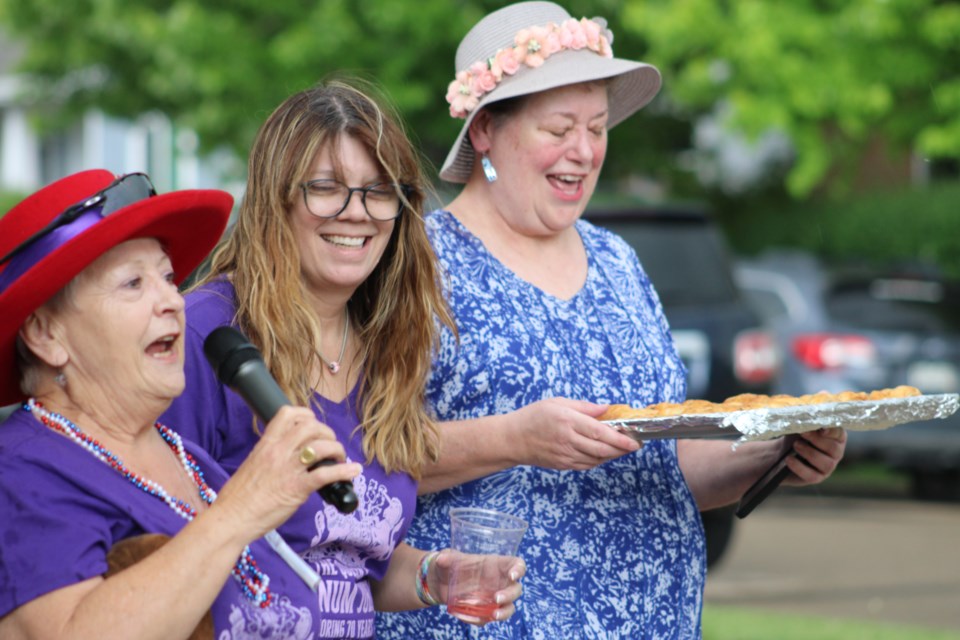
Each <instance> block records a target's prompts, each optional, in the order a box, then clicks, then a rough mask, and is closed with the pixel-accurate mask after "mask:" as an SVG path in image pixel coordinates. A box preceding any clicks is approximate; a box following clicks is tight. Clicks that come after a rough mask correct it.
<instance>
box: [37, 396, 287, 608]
mask: <svg viewBox="0 0 960 640" xmlns="http://www.w3.org/2000/svg"><path fill="white" fill-rule="evenodd" d="M24 408H25V409H26V410H27V411H30V412H31V413H33V415H35V416H36V417H37V419H39V420H40V422H42V423H43V424H45V425H46V426H47V427H49V428H51V429H53V430H54V431H59V432H60V433H62V434H64V435H66V436H67V437H68V438H70V439H71V440H73V441H74V442H76V443H77V444H78V445H80V446H81V447H83V448H84V449H86V450H87V451H89V452H90V453H91V454H93V456H94V457H96V458H97V459H98V460H100V461H102V462H104V463H105V464H107V465H109V466H110V467H112V468H113V469H115V470H116V471H117V472H118V473H119V474H120V475H122V476H123V477H124V478H126V479H127V480H129V481H130V482H131V483H132V484H133V485H134V486H136V487H137V488H139V489H141V490H142V491H144V492H146V493H148V494H150V495H151V496H154V497H156V498H158V499H160V500H162V501H163V502H165V503H166V504H167V506H169V507H170V508H171V509H173V511H174V512H176V513H177V514H178V515H180V516H181V517H182V518H183V519H185V520H187V521H189V520H193V519H194V517H196V515H197V511H196V509H194V508H193V507H192V506H190V505H189V504H188V503H186V502H184V501H183V500H180V499H178V498H175V497H173V496H171V495H170V494H168V493H167V491H166V490H165V489H164V488H163V487H162V486H161V485H160V484H159V483H156V482H154V481H153V480H150V479H148V478H144V477H142V476H139V475H137V474H135V473H133V472H132V471H130V470H129V469H128V468H127V467H126V465H125V464H124V463H123V461H122V460H120V458H119V457H117V455H116V454H114V453H112V452H111V451H110V450H108V449H107V448H106V447H104V446H103V445H102V444H100V443H99V442H98V441H97V440H95V439H94V438H92V437H90V436H89V435H87V434H86V433H84V432H83V430H82V429H80V427H78V426H77V425H76V424H74V423H73V422H71V421H70V420H68V419H67V418H66V417H64V416H62V415H60V414H58V413H53V412H51V411H47V410H46V409H44V408H43V405H41V404H40V402H39V401H37V400H36V399H35V398H30V399H29V400H28V401H27V403H26V404H25V405H24ZM154 427H156V429H157V431H158V432H159V433H160V437H161V438H163V440H164V442H166V443H167V445H168V446H169V447H170V449H171V450H172V451H173V453H174V455H176V456H177V459H178V460H179V461H180V464H181V466H182V467H183V470H184V471H185V472H186V474H187V476H188V477H189V478H190V479H191V480H192V481H193V483H194V484H195V485H196V487H197V491H198V493H199V495H200V499H201V500H203V501H204V502H205V503H207V504H208V505H209V504H213V501H214V500H216V499H217V493H216V491H214V490H213V489H211V488H210V487H209V486H208V485H207V482H206V480H204V478H203V471H201V470H200V466H199V465H198V464H197V462H196V460H194V459H193V456H191V455H190V454H189V453H187V452H186V451H185V450H184V448H183V440H182V439H181V438H180V434H178V433H177V432H176V431H174V430H172V429H170V428H169V427H166V426H164V425H162V424H160V423H159V422H157V423H156V424H155V425H154ZM231 574H232V575H233V577H234V578H235V579H236V580H237V582H239V583H240V589H241V591H243V594H244V595H245V596H246V597H247V598H249V599H250V600H252V601H253V602H254V603H255V604H256V605H258V606H259V607H261V608H265V607H268V606H269V605H270V602H271V601H272V599H273V594H272V593H271V592H270V587H269V585H270V576H268V575H267V574H265V573H264V572H263V571H261V570H260V568H259V567H258V566H257V561H256V560H254V558H253V554H252V553H250V547H249V546H247V547H244V549H243V553H242V554H240V558H238V559H237V563H236V564H235V565H234V566H233V569H232V571H231Z"/></svg>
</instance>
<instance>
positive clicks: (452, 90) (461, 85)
mask: <svg viewBox="0 0 960 640" xmlns="http://www.w3.org/2000/svg"><path fill="white" fill-rule="evenodd" d="M481 95H482V94H481ZM447 102H449V103H450V115H451V116H452V117H454V118H466V117H467V114H468V113H470V112H471V111H473V110H474V109H476V108H477V104H479V96H477V95H475V92H474V89H473V75H471V73H470V71H469V70H466V71H461V72H459V73H458V74H457V77H456V78H455V79H454V81H453V82H451V83H450V85H449V86H448V87H447Z"/></svg>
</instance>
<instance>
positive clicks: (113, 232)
mask: <svg viewBox="0 0 960 640" xmlns="http://www.w3.org/2000/svg"><path fill="white" fill-rule="evenodd" d="M232 207H233V196H231V195H230V194H229V193H227V192H225V191H219V190H213V189H192V190H183V191H174V192H172V193H166V194H162V195H156V193H155V192H154V191H153V185H152V184H151V183H150V180H149V178H147V177H146V176H145V175H144V174H130V175H127V176H121V177H120V178H115V177H114V175H113V174H112V173H110V172H109V171H105V170H102V169H96V170H92V171H82V172H80V173H75V174H73V175H70V176H68V177H66V178H63V179H61V180H58V181H56V182H54V183H52V184H50V185H48V186H46V187H44V188H42V189H40V190H39V191H37V192H36V193H34V194H33V195H31V196H29V197H27V198H26V199H25V200H23V201H22V202H20V204H18V205H17V206H15V207H14V208H13V209H11V210H10V211H9V212H8V213H7V214H6V215H4V216H3V217H0V260H2V261H3V262H2V263H0V405H7V404H12V403H14V402H18V401H20V400H22V399H23V394H22V393H21V392H20V388H19V373H18V372H17V366H16V358H15V346H14V345H15V344H16V337H17V333H18V332H19V331H20V328H21V326H23V323H24V321H25V320H26V319H27V318H28V317H29V316H30V314H31V313H33V312H34V311H35V310H36V309H37V308H39V307H40V306H41V305H42V304H43V303H44V302H46V301H47V300H49V299H50V298H51V297H53V295H54V294H56V293H57V292H58V291H60V290H61V289H62V288H63V287H64V286H66V285H67V283H69V282H70V280H72V279H73V277H74V276H76V275H77V274H78V273H80V272H81V271H83V270H84V269H85V268H86V267H87V266H89V265H90V263H92V262H93V261H94V260H96V259H97V258H98V257H100V256H101V255H103V254H104V253H106V252H107V251H108V250H109V249H111V248H113V247H115V246H117V245H118V244H120V243H122V242H125V241H127V240H132V239H134V238H156V239H157V240H159V241H160V243H161V244H162V245H163V246H164V248H165V250H166V251H167V253H168V255H169V256H170V260H171V262H172V263H173V269H174V272H175V273H176V275H177V283H178V284H179V283H180V282H181V281H182V280H183V279H184V278H186V277H187V276H188V275H190V272H191V271H193V270H194V269H195V268H196V267H197V265H199V264H200V263H201V262H202V261H203V259H204V258H205V257H206V256H207V254H208V253H209V252H210V250H211V249H213V247H214V245H215V244H216V243H217V241H218V240H219V239H220V236H221V234H222V233H223V230H224V228H225V227H226V224H227V219H228V217H229V216H230V210H231V208H232ZM64 214H66V215H64ZM71 214H76V215H71Z"/></svg>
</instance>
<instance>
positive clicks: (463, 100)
mask: <svg viewBox="0 0 960 640" xmlns="http://www.w3.org/2000/svg"><path fill="white" fill-rule="evenodd" d="M612 38H613V35H612V34H610V32H609V31H608V30H607V29H606V21H605V20H603V19H602V18H595V19H593V20H590V19H587V18H581V19H580V20H575V19H573V18H570V19H569V20H564V22H563V24H562V25H560V26H558V25H557V24H556V23H553V22H550V23H548V24H546V25H534V26H532V27H527V28H525V29H521V30H520V31H518V32H517V35H516V36H514V39H513V42H514V44H513V46H510V47H504V48H502V49H499V50H497V51H496V53H494V54H493V55H492V56H490V57H489V58H487V59H486V60H478V61H477V62H474V63H473V64H471V65H470V67H469V68H467V69H464V70H463V71H459V72H457V76H456V79H454V81H453V82H451V83H450V85H449V86H448V87H447V102H449V103H450V115H451V116H453V117H454V118H466V117H467V115H468V114H469V113H470V112H471V111H473V110H474V109H476V108H477V105H479V104H480V100H481V98H483V96H485V95H486V94H488V93H490V92H491V91H493V90H494V89H496V88H497V84H499V83H500V82H501V81H502V80H503V76H504V75H508V76H510V75H513V74H515V73H516V72H517V71H519V70H520V67H521V65H526V66H527V67H530V68H531V69H536V68H538V67H540V66H542V65H543V63H544V62H546V61H547V58H549V57H550V56H552V55H553V54H555V53H558V52H560V51H563V50H564V49H573V50H583V49H587V50H589V51H593V52H594V53H596V54H598V55H601V56H603V57H605V58H612V57H613V49H612V48H611V47H610V42H611V39H612Z"/></svg>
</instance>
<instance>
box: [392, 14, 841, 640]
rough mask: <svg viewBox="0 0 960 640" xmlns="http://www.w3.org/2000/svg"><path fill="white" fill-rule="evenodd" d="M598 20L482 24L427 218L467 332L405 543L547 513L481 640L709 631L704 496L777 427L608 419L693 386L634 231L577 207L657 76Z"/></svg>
mask: <svg viewBox="0 0 960 640" xmlns="http://www.w3.org/2000/svg"><path fill="white" fill-rule="evenodd" d="M612 42H613V40H612V34H611V33H610V31H609V30H608V29H607V27H606V23H605V22H604V21H603V20H602V19H598V18H595V19H575V18H573V17H571V16H570V15H569V14H568V12H567V11H566V10H564V9H563V8H562V7H560V6H558V5H556V4H553V3H550V2H521V3H517V4H512V5H509V6H507V7H505V8H503V9H500V10H498V11H495V12H493V13H491V14H489V15H488V16H486V17H485V18H483V19H482V20H481V21H480V22H478V23H477V24H476V25H475V26H474V27H473V28H472V29H471V30H470V31H469V32H468V33H467V35H466V36H465V37H464V39H463V41H462V42H461V44H460V47H459V49H458V50H457V56H456V75H455V78H454V80H453V81H452V82H451V84H450V86H449V88H448V92H447V102H448V104H449V108H450V113H451V115H452V116H454V117H457V118H463V119H464V125H463V128H462V130H461V131H460V134H459V135H458V137H457V139H456V141H455V142H454V145H453V148H452V149H451V151H450V153H449V155H448V157H447V159H446V162H445V163H444V164H443V168H442V170H441V172H440V175H441V177H442V178H443V179H445V180H447V181H449V182H455V183H463V185H464V186H463V188H462V190H461V192H460V193H459V194H458V195H457V196H456V198H455V199H454V200H453V201H452V202H451V203H450V204H449V205H448V206H446V207H445V208H443V209H441V210H438V211H435V212H433V213H431V214H430V215H429V217H428V219H427V230H428V232H429V234H430V239H431V243H432V244H433V246H434V249H435V251H436V253H437V255H438V257H439V259H440V263H441V265H442V268H443V274H444V278H445V289H446V294H447V296H448V300H449V302H450V305H451V307H452V309H453V313H454V317H455V318H456V319H457V323H458V333H459V335H458V336H457V335H455V334H454V333H453V332H450V331H444V332H443V334H442V338H441V340H442V342H441V347H440V350H439V353H438V355H437V357H436V358H435V362H434V368H433V372H432V375H431V379H430V382H429V384H428V388H427V399H428V402H429V403H430V405H431V408H432V409H433V411H434V412H435V414H436V415H437V417H438V418H439V419H441V420H444V421H446V422H444V423H442V424H441V434H442V438H443V440H442V449H441V451H442V453H441V456H440V459H439V461H438V462H437V463H436V464H433V465H431V466H429V467H428V468H427V470H426V471H425V473H424V478H423V481H422V483H421V488H420V491H421V494H426V495H421V497H420V499H419V502H418V509H417V518H416V519H415V520H414V523H413V525H412V527H411V529H410V532H409V534H408V541H409V542H410V543H411V544H413V545H415V546H421V547H430V546H435V545H436V544H438V543H440V542H441V541H443V540H445V537H446V530H447V520H448V516H447V514H448V512H449V510H450V509H451V508H453V507H463V506H484V507H490V508H494V509H499V510H502V511H507V512H509V513H512V514H515V515H518V516H520V517H523V518H524V519H526V520H527V521H528V522H529V523H530V529H529V531H528V533H527V535H526V536H525V538H524V540H523V542H522V544H521V550H520V555H521V556H522V557H523V558H524V559H525V560H526V561H527V563H528V566H529V571H528V575H527V578H526V579H525V581H524V598H523V601H522V602H521V603H520V605H519V606H518V607H517V613H516V615H514V617H513V618H511V619H510V620H509V621H507V623H506V624H503V625H498V626H496V627H490V628H488V630H487V631H488V633H485V634H484V637H485V638H563V639H564V640H568V639H571V638H631V639H633V638H667V637H669V638H696V637H698V636H699V635H700V611H701V605H702V593H703V586H704V577H705V564H706V562H705V553H704V539H703V530H702V527H701V524H700V520H699V514H698V510H700V509H706V508H710V507H715V506H720V505H723V504H729V503H732V502H734V501H736V500H738V499H739V498H740V496H741V495H742V494H743V492H744V491H745V490H746V489H747V488H748V487H749V486H750V484H751V483H752V482H753V481H754V480H756V479H757V478H758V477H759V476H760V474H761V473H762V472H763V471H764V470H765V469H767V468H768V467H769V466H770V465H771V464H772V462H773V461H774V460H775V459H776V458H777V457H779V454H780V453H781V446H782V445H781V443H779V442H772V443H771V442H765V443H754V444H751V445H749V446H742V447H740V448H739V449H738V450H737V452H736V453H734V452H732V451H731V448H730V444H729V443H728V442H722V441H714V442H706V441H702V440H701V441H688V442H677V441H674V440H654V441H650V442H647V443H646V444H645V445H644V446H643V447H642V448H640V447H639V446H638V444H637V443H636V442H635V441H633V440H632V439H630V438H628V437H626V436H624V435H622V434H619V433H617V432H616V431H614V430H612V429H610V428H609V427H607V426H606V425H604V424H602V423H601V422H599V421H598V420H597V417H598V416H600V415H601V414H602V413H603V412H604V410H605V409H606V406H607V405H608V404H611V403H624V404H631V405H634V406H642V405H647V404H652V403H655V402H661V401H679V400H682V399H683V396H684V393H685V382H684V370H683V365H682V363H681V361H680V358H679V357H678V355H677V352H676V350H675V348H674V345H673V342H672V339H671V336H670V331H669V327H668V326H667V322H666V319H665V317H664V315H663V311H662V308H661V306H660V304H659V301H658V298H657V296H656V292H655V291H654V289H653V287H652V286H651V284H650V280H649V279H648V277H647V276H646V274H645V273H644V271H643V268H642V266H641V264H640V262H639V260H638V258H637V256H636V255H635V254H634V252H633V251H632V250H631V249H630V248H629V246H628V245H627V244H626V243H625V242H624V241H623V240H622V239H620V238H619V237H617V236H615V235H613V234H611V233H609V232H607V231H604V230H602V229H599V228H597V227H594V226H592V225H590V224H589V223H587V222H584V221H582V220H580V216H581V214H582V213H583V211H584V209H585V207H586V206H587V203H588V201H589V199H590V197H591V195H592V194H593V191H594V189H595V187H596V184H597V179H598V175H599V173H600V169H601V167H602V164H603V159H604V154H605V152H606V146H607V132H608V130H609V129H610V128H611V127H613V126H614V125H616V124H618V123H619V122H621V121H622V120H624V119H625V118H627V117H628V116H629V115H631V114H632V113H634V112H635V111H637V110H638V109H640V108H642V107H643V106H644V105H646V104H647V103H649V102H650V100H651V99H653V97H654V95H655V94H656V93H657V91H658V89H659V86H660V74H659V73H658V72H657V70H656V69H655V68H653V67H652V66H650V65H648V64H644V63H642V62H633V61H629V60H623V59H620V58H617V57H615V56H614V53H613V50H612ZM844 438H845V436H844V435H843V432H842V431H841V430H833V431H828V432H824V433H814V434H808V435H806V436H805V438H804V439H802V440H798V442H799V443H800V444H797V445H796V448H797V450H798V451H800V452H801V453H802V455H803V456H804V457H805V458H806V459H807V460H808V461H809V463H810V466H803V465H799V464H791V467H790V468H791V470H792V472H793V474H794V477H793V478H792V479H791V482H793V483H796V484H804V483H811V482H817V481H820V480H822V479H823V478H824V477H826V476H827V475H828V474H829V473H831V472H832V470H833V469H834V467H835V466H836V464H837V461H838V460H839V459H840V457H841V455H842V452H843V448H844ZM378 632H379V634H380V637H382V638H414V637H416V638H422V637H435V638H461V637H462V638H467V637H472V636H471V635H470V632H469V630H468V629H466V628H465V627H463V626H462V625H459V624H458V623H457V622H455V621H451V620H449V619H443V618H441V617H439V616H437V615H435V614H433V613H432V612H429V611H427V612H414V613H404V614H390V615H382V616H380V618H379V619H378Z"/></svg>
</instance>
